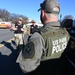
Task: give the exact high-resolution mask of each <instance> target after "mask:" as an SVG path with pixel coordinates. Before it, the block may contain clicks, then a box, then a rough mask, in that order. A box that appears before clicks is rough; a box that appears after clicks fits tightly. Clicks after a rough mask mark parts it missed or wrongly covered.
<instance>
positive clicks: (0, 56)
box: [0, 29, 26, 75]
mask: <svg viewBox="0 0 75 75" xmlns="http://www.w3.org/2000/svg"><path fill="white" fill-rule="evenodd" d="M11 38H13V32H11V31H10V30H9V29H5V30H4V29H0V43H2V44H4V46H3V47H0V75H26V74H24V73H23V72H22V71H21V69H20V68H19V64H18V63H16V59H17V57H18V54H19V51H18V50H16V47H15V42H14V40H11V41H10V42H7V40H10V39H11Z"/></svg>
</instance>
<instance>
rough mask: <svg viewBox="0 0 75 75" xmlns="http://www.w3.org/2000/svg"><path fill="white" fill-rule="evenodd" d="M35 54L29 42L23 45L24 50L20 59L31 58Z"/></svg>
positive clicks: (32, 45)
mask: <svg viewBox="0 0 75 75" xmlns="http://www.w3.org/2000/svg"><path fill="white" fill-rule="evenodd" d="M34 54H35V48H34V44H33V43H32V42H29V43H27V44H26V45H25V47H24V50H23V51H22V57H23V58H24V59H28V58H33V56H34Z"/></svg>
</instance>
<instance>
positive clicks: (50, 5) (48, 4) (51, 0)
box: [38, 0, 60, 14]
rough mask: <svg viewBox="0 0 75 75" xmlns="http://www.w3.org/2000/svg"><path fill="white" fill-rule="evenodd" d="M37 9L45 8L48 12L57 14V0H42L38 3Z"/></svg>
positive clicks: (58, 7)
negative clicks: (42, 0) (38, 7)
mask: <svg viewBox="0 0 75 75" xmlns="http://www.w3.org/2000/svg"><path fill="white" fill-rule="evenodd" d="M57 9H58V10H57ZM39 10H45V11H46V12H48V13H55V14H59V12H60V6H59V4H58V2H57V0H44V2H43V3H41V4H40V9H39ZM39 10H38V11H39Z"/></svg>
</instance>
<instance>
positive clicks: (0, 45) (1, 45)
mask: <svg viewBox="0 0 75 75" xmlns="http://www.w3.org/2000/svg"><path fill="white" fill-rule="evenodd" d="M12 40H14V38H12V39H10V40H8V41H6V42H8V43H10V42H11V41H12ZM3 46H4V44H0V48H1V47H3Z"/></svg>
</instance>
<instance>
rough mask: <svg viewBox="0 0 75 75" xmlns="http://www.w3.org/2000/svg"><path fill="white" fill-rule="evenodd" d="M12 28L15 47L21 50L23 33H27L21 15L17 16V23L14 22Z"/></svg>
mask: <svg viewBox="0 0 75 75" xmlns="http://www.w3.org/2000/svg"><path fill="white" fill-rule="evenodd" d="M13 30H14V37H15V42H16V47H17V49H19V50H21V49H22V48H23V35H24V34H25V33H27V29H26V26H25V25H24V24H23V19H22V18H21V17H19V19H18V21H17V23H15V26H14V27H13Z"/></svg>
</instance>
